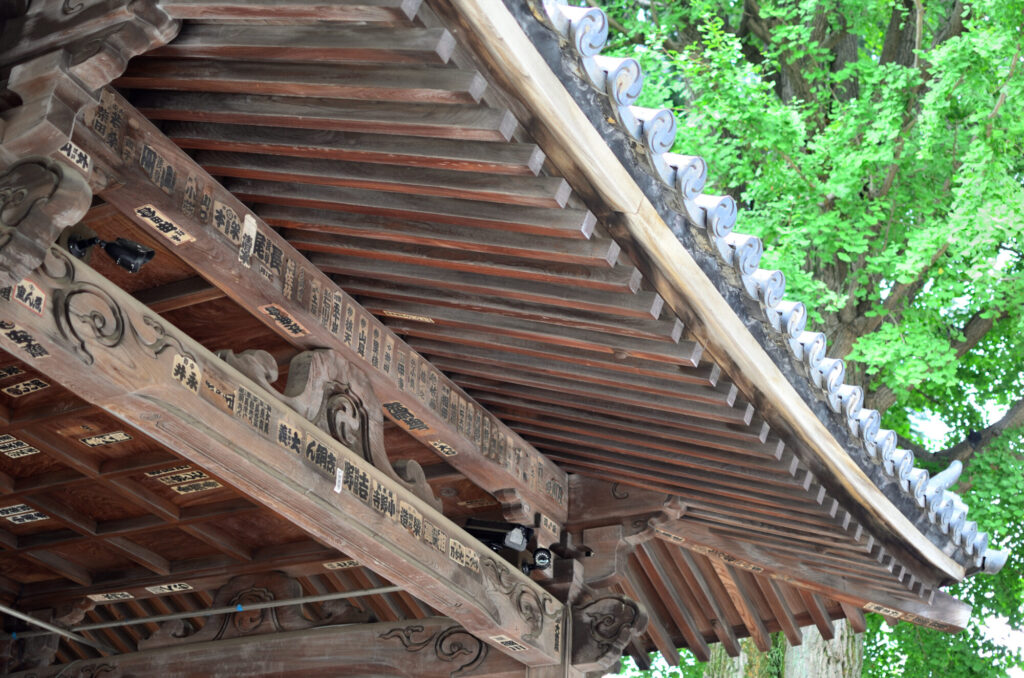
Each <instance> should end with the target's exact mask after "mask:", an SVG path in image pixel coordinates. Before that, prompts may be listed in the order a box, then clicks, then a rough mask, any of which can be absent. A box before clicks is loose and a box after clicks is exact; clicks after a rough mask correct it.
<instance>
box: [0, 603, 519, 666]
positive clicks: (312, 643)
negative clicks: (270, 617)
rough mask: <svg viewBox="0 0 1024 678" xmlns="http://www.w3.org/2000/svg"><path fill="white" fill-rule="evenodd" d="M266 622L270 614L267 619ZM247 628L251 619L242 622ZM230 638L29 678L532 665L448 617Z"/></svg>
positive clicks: (96, 661) (104, 660) (87, 663)
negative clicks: (503, 651)
mask: <svg viewBox="0 0 1024 678" xmlns="http://www.w3.org/2000/svg"><path fill="white" fill-rule="evenodd" d="M260 621H261V622H262V621H263V620H262V619H260ZM242 628H243V629H244V628H246V625H242ZM235 630H236V633H235V636H236V637H234V638H232V639H231V640H230V641H216V642H207V643H202V644H188V643H185V644H181V645H169V646H167V647H163V648H160V649H157V650H150V651H147V652H133V653H129V654H123V655H118V656H115V657H103V658H100V659H90V660H79V661H77V662H73V663H71V664H63V665H54V666H47V667H43V668H35V669H32V671H30V672H24V673H14V674H10V675H12V676H21V677H22V678H27V676H29V675H32V676H35V677H38V678H55V677H56V676H61V677H62V678H85V677H86V676H88V677H90V678H143V677H145V678H149V677H150V676H163V677H164V678H203V677H211V676H228V675H230V676H235V677H243V676H251V677H253V678H256V677H258V676H267V675H273V676H293V677H294V678H320V677H322V678H331V677H333V676H367V675H394V676H405V677H407V678H421V677H422V678H451V677H454V676H458V677H459V678H516V677H522V678H525V677H526V676H527V671H528V669H527V668H526V667H524V666H523V665H522V664H519V663H518V662H516V661H515V660H514V659H512V658H510V657H508V656H506V655H503V654H501V653H500V652H495V651H494V650H493V649H492V648H490V647H489V646H488V645H487V644H486V643H483V642H481V641H480V640H479V639H477V638H476V637H474V636H473V635H471V634H470V633H469V632H467V631H466V630H465V629H464V628H462V627H460V626H459V625H458V624H456V623H455V622H453V621H452V620H451V619H446V618H444V617H430V618H427V619H418V620H416V621H415V622H391V623H382V624H347V625H344V626H329V627H320V628H312V629H305V630H298V631H286V632H280V633H270V634H250V633H241V632H240V631H241V630H242V629H239V628H238V627H237V626H236V627H235Z"/></svg>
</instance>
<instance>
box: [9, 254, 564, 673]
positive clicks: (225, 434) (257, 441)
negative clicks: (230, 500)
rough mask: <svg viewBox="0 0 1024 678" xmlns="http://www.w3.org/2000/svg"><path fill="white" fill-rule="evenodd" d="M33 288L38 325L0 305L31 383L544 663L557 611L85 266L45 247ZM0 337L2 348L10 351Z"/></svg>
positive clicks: (417, 503)
mask: <svg viewBox="0 0 1024 678" xmlns="http://www.w3.org/2000/svg"><path fill="white" fill-rule="evenodd" d="M35 276H36V277H37V278H38V279H39V286H40V289H41V291H42V293H43V294H45V295H46V297H47V298H48V299H50V300H51V303H53V304H54V305H55V308H54V309H53V312H52V314H48V315H44V316H38V315H36V314H35V313H34V312H32V311H31V310H30V309H28V308H27V307H25V306H23V305H21V304H18V303H15V302H2V303H0V316H2V319H3V321H4V322H13V323H16V324H18V325H20V326H22V327H25V328H26V330H27V331H28V332H30V333H31V334H32V335H33V336H34V337H35V338H36V341H38V342H40V344H41V345H42V346H44V347H45V348H46V349H47V351H48V355H47V356H45V357H44V358H43V359H39V360H37V361H36V363H34V364H35V365H36V366H37V367H39V368H40V369H41V370H43V371H44V373H46V374H48V375H49V376H50V377H52V378H55V379H58V380H59V381H61V382H62V383H64V384H65V385H66V386H68V387H69V388H72V389H73V390H75V391H76V392H78V393H79V394H80V395H81V396H82V397H84V398H85V399H87V400H89V401H91V402H93V403H94V404H96V405H98V406H100V407H103V408H104V409H106V410H107V411H108V412H111V413H112V414H114V415H115V416H117V417H119V418H121V419H123V420H124V421H126V423H129V424H130V425H132V426H134V427H135V428H137V429H139V430H140V431H142V432H144V433H146V434H147V435H149V436H151V437H152V438H154V439H155V440H157V441H160V442H161V443H163V444H165V445H169V446H171V447H172V448H174V449H178V450H180V451H181V453H182V455H183V456H184V457H185V458H186V459H188V460H189V461H191V462H192V463H194V464H197V465H199V466H200V467H202V468H205V469H207V470H208V471H210V472H211V473H213V474H215V475H216V476H217V477H220V478H223V479H224V480H225V481H227V482H229V483H231V484H232V485H235V486H238V487H239V488H240V489H241V490H242V491H243V492H245V493H246V494H248V495H249V496H252V497H253V498H254V499H256V500H257V501H259V502H261V503H263V504H265V505H267V506H269V507H271V508H272V509H273V510H274V511H276V512H277V513H278V514H279V515H281V516H282V517H285V518H286V519H288V520H289V521H291V522H292V523H293V524H295V525H297V526H298V527H301V528H302V529H304V530H306V531H307V532H308V533H309V534H311V535H313V536H315V537H316V538H318V539H319V540H322V541H323V542H325V543H326V544H329V545H331V546H334V547H336V548H340V549H342V550H344V551H345V552H346V553H351V554H353V555H354V556H355V557H356V558H358V559H359V560H360V561H361V562H364V563H367V564H369V565H370V566H371V567H374V568H376V569H378V570H379V571H380V572H381V574H382V575H383V576H386V577H387V578H388V579H390V580H391V581H394V582H398V583H401V584H403V585H405V586H407V587H408V588H409V589H410V590H411V591H414V592H415V593H416V595H418V596H419V597H420V598H422V599H423V600H425V601H427V602H429V603H430V604H431V605H433V606H434V607H435V608H437V609H439V610H445V611H448V612H449V613H450V614H452V616H453V618H454V619H459V620H462V621H464V622H465V623H467V624H469V625H470V627H471V628H473V629H475V630H477V631H478V632H481V633H483V634H484V635H485V637H486V638H487V639H488V640H489V641H490V642H492V643H495V644H496V645H500V643H499V642H498V641H496V640H493V639H492V638H491V636H493V635H507V636H509V637H511V638H513V639H515V640H516V641H517V642H519V643H521V644H522V645H521V646H522V648H523V649H521V650H519V651H518V652H517V653H516V655H515V656H516V658H517V659H519V660H520V661H523V662H524V663H527V664H537V665H544V664H551V663H557V662H558V660H559V658H560V655H561V648H560V647H559V645H558V642H559V641H556V640H555V638H556V636H559V634H560V632H559V631H558V630H556V629H557V627H558V626H559V625H560V624H561V614H560V613H561V605H560V604H559V603H558V602H557V601H555V600H554V599H553V598H551V597H550V596H549V595H548V594H546V593H544V592H543V591H542V590H541V589H539V587H537V586H536V584H535V583H534V582H533V581H532V580H530V579H528V578H526V577H525V576H524V575H522V573H521V572H519V571H518V570H515V569H514V568H512V567H511V566H509V565H507V564H504V563H502V562H499V561H496V560H494V558H493V557H492V556H491V555H489V553H490V552H489V551H487V549H485V548H484V547H482V546H478V545H477V544H478V543H477V542H476V540H475V539H474V538H472V537H471V536H469V535H468V534H466V533H464V532H463V531H462V530H461V529H460V528H458V527H457V526H455V525H454V524H452V523H451V522H450V521H449V520H448V519H447V518H445V517H444V516H443V515H441V514H440V513H439V512H437V511H435V510H434V509H433V508H431V507H430V506H428V505H427V504H426V503H425V502H424V501H422V500H420V499H419V498H418V497H416V496H414V495H413V494H412V493H411V492H410V491H408V490H406V489H405V488H404V487H403V486H401V485H400V484H399V483H397V482H396V481H393V480H391V479H390V478H389V477H387V476H386V475H384V474H383V473H381V472H379V471H377V470H376V469H375V468H373V467H372V466H371V465H370V464H369V463H368V462H366V461H365V460H363V459H362V457H360V456H359V455H357V454H355V453H354V452H352V451H351V450H350V449H348V448H346V447H344V446H343V445H341V444H340V443H338V442H337V441H335V440H333V439H332V438H330V437H327V436H325V435H323V434H322V433H318V429H316V428H315V427H313V425H312V424H310V423H309V422H308V421H304V420H302V418H301V416H299V415H298V414H297V413H295V412H294V411H292V410H291V409H290V408H289V407H288V406H286V405H285V404H284V403H283V401H282V397H281V396H280V395H278V394H275V393H271V392H269V391H267V390H266V389H265V388H263V387H261V386H259V385H258V384H256V383H255V382H253V381H252V380H251V379H249V378H248V377H246V376H244V375H243V374H241V373H240V372H238V371H237V370H235V369H233V368H232V367H230V366H229V365H228V364H227V363H225V362H223V361H222V360H220V359H218V358H217V357H215V356H214V355H213V354H211V353H210V352H209V351H207V350H206V349H205V348H203V347H202V346H200V345H199V344H197V343H196V342H195V341H193V340H192V339H190V338H189V337H187V336H186V335H185V334H184V333H182V332H180V331H179V330H177V329H176V328H174V327H172V326H170V325H169V324H167V323H166V321H161V320H160V319H159V318H158V317H157V316H155V315H153V314H152V312H151V311H149V310H148V309H146V307H145V306H143V305H141V304H139V303H138V302H137V301H135V300H134V299H133V298H131V297H130V296H129V295H127V294H126V293H125V292H123V291H122V290H120V289H119V288H117V287H115V286H114V285H112V284H111V283H110V282H109V281H107V280H105V279H104V278H102V277H101V276H99V275H98V274H96V273H95V272H94V271H92V270H91V269H89V268H88V267H87V266H86V265H85V264H83V263H81V262H79V261H77V260H75V259H74V258H72V257H71V256H70V255H68V254H66V253H63V252H61V251H60V250H57V249H53V250H51V252H50V258H48V260H47V263H46V264H44V268H43V269H41V270H39V271H37V272H36V274H35ZM61 300H65V301H61ZM97 318H103V319H104V320H103V321H102V322H100V321H98V320H97ZM0 336H2V339H0V341H2V342H3V344H2V345H3V347H4V348H5V349H7V350H15V351H16V350H19V349H18V345H17V344H15V343H14V342H13V341H12V340H11V339H10V338H9V337H7V336H6V335H0ZM47 358H48V360H47ZM99 375H102V376H103V377H104V378H102V379H100V378H97V377H98V376H99ZM190 377H194V379H192V378H190ZM226 394H231V396H232V397H231V399H230V400H227V399H226V398H225V395H226ZM281 424H284V425H287V426H289V427H291V428H292V429H293V430H301V431H302V432H303V437H304V439H308V440H312V441H313V443H314V444H315V446H316V449H318V450H319V449H321V448H323V454H321V453H320V452H319V451H318V452H317V454H316V455H315V456H313V455H308V456H307V457H302V456H299V455H296V454H295V453H294V452H292V451H291V450H289V449H287V448H285V447H283V446H281V445H280V444H279V443H278V441H279V437H278V434H277V430H278V427H279V425H281ZM272 426H273V428H271V427H272ZM363 481H365V487H364V485H363V484H362V483H363ZM371 489H372V490H373V493H371ZM380 497H386V498H387V501H384V500H380V501H378V499H380ZM381 501H384V503H381ZM403 505H404V506H406V507H408V510H409V511H412V512H413V513H414V514H415V515H418V516H420V519H421V520H426V521H429V523H430V524H431V525H433V526H435V527H436V528H437V529H438V530H440V535H442V536H443V537H444V542H445V543H444V546H445V547H446V548H445V549H444V552H443V553H442V552H440V549H439V548H438V546H436V545H433V544H432V542H429V541H427V540H426V539H425V538H424V535H428V537H429V535H430V534H432V533H431V531H430V530H428V529H427V528H426V527H425V526H422V525H421V526H420V529H419V530H416V529H415V528H414V527H413V526H412V525H410V528H412V529H406V527H404V526H402V525H399V524H398V522H397V520H398V513H399V509H400V506H403ZM382 535H387V537H385V538H383V539H382ZM435 541H436V540H435ZM456 546H458V548H456ZM36 555H37V556H38V555H39V554H38V553H37V554H36ZM71 574H74V573H71ZM84 585H87V584H84ZM521 595H526V596H532V597H533V598H534V599H536V605H537V609H538V615H539V616H538V615H533V614H531V615H526V614H525V613H523V611H522V610H521V609H520V608H518V607H517V606H516V603H515V600H517V599H518V597H519V596H521ZM503 647H504V646H502V648H503Z"/></svg>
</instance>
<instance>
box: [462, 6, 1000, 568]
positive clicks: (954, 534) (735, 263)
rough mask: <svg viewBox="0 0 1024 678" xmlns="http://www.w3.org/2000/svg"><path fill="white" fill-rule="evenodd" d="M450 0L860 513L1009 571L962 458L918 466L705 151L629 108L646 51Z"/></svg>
mask: <svg viewBox="0 0 1024 678" xmlns="http://www.w3.org/2000/svg"><path fill="white" fill-rule="evenodd" d="M452 4H453V5H454V6H455V7H456V9H457V11H458V12H459V13H460V15H461V16H462V18H463V20H464V21H465V22H466V23H467V24H469V25H470V27H471V28H472V30H473V32H474V34H475V35H476V39H477V40H478V41H479V47H480V48H481V49H483V50H485V51H486V53H487V58H488V59H489V60H490V61H491V62H492V65H493V66H494V67H495V68H496V70H497V71H499V72H501V73H502V75H503V76H504V78H505V79H506V84H507V85H509V86H511V87H513V88H514V90H515V91H516V94H517V96H519V97H520V98H521V99H522V100H523V101H525V102H526V103H527V105H528V106H529V107H530V108H531V110H532V111H533V112H534V114H535V115H536V120H535V126H536V127H537V129H536V130H534V132H535V133H543V134H544V135H546V136H548V137H549V138H550V139H551V140H552V141H553V142H554V143H556V144H558V146H559V147H560V148H561V149H562V151H563V152H564V153H565V154H567V156H569V158H570V161H571V163H572V164H573V165H574V167H576V168H577V170H578V171H579V173H580V177H579V179H580V180H582V181H584V182H587V183H588V184H589V185H590V186H592V187H593V189H594V191H595V192H596V193H597V194H599V195H600V200H601V201H602V203H603V204H604V205H605V206H606V207H607V208H608V209H609V210H610V212H611V214H609V215H607V216H606V217H605V219H606V220H607V222H608V223H609V225H610V226H611V227H612V229H613V232H615V235H616V237H617V239H618V240H620V244H622V245H623V247H624V249H626V250H627V251H629V252H630V254H631V255H633V257H634V258H635V259H636V260H637V263H638V265H639V266H640V267H641V269H646V270H645V271H644V272H645V275H646V276H647V277H649V278H650V279H651V280H652V281H654V282H655V286H656V288H657V290H658V292H659V293H660V294H661V295H662V296H663V297H664V298H665V299H666V302H667V303H668V304H669V305H670V306H671V307H672V308H673V310H674V311H675V312H676V313H677V314H678V315H679V316H680V318H681V319H682V320H683V321H684V322H686V323H687V324H688V325H689V327H690V328H691V330H692V331H693V332H694V333H695V334H696V335H697V336H698V337H699V338H700V339H701V341H702V343H703V344H705V348H706V351H708V353H709V354H710V355H712V356H713V357H714V358H715V359H716V361H718V362H719V363H720V364H722V365H723V367H727V371H728V372H729V373H730V374H731V376H732V378H733V379H734V380H735V381H736V382H737V384H738V385H740V386H741V388H743V389H744V390H745V391H747V393H748V395H749V397H751V398H752V401H753V402H754V403H755V404H756V405H757V406H758V407H759V409H760V410H761V411H762V412H763V413H764V415H765V417H766V418H768V419H770V420H771V421H772V423H773V425H774V426H776V427H778V428H779V429H780V430H782V431H785V432H786V433H788V434H789V436H790V437H791V439H792V440H793V441H794V442H795V443H796V447H797V449H798V450H799V452H798V453H799V454H800V455H801V457H802V459H803V461H804V462H805V463H807V464H808V465H809V466H810V467H811V468H812V469H813V470H814V471H815V472H816V473H818V474H819V476H820V477H821V478H822V479H823V482H828V483H829V484H831V488H830V489H831V490H832V491H833V492H834V493H835V496H836V497H837V498H840V500H841V502H842V503H844V504H845V505H847V508H848V510H851V511H853V512H856V513H858V514H859V515H861V516H862V517H863V519H864V520H865V524H866V525H869V526H871V528H872V530H873V531H874V532H877V533H878V535H879V537H880V538H881V539H882V540H883V541H884V542H887V543H888V544H890V545H893V546H896V545H901V546H902V547H903V548H904V549H905V550H906V551H907V552H909V553H910V554H913V555H914V556H915V557H916V558H917V559H919V560H921V561H922V562H923V563H926V564H928V565H930V566H931V567H933V568H935V569H936V570H937V571H938V572H940V573H941V575H940V577H941V578H943V579H946V580H960V579H963V577H964V576H965V575H966V574H968V573H972V572H976V571H979V570H982V571H985V572H989V573H995V572H998V571H999V569H1000V568H1001V567H1002V565H1003V563H1005V561H1006V558H1007V553H1006V552H1005V551H1002V550H997V549H989V548H988V540H989V537H988V535H987V534H986V533H984V532H979V531H978V526H977V523H975V522H974V521H970V520H968V519H967V513H968V509H967V506H966V505H965V504H964V502H963V501H962V500H961V498H960V497H959V496H958V495H957V494H956V493H955V492H953V491H951V490H950V489H949V488H950V487H951V486H952V485H953V484H954V483H955V482H956V480H957V478H958V477H959V474H960V464H959V462H954V463H953V464H952V465H951V466H950V467H949V468H948V469H946V470H945V471H943V472H942V473H939V474H936V475H934V476H932V475H930V474H929V473H928V471H926V470H924V469H921V468H917V467H915V463H914V455H913V454H912V453H911V452H910V451H908V450H903V449H899V448H897V446H896V435H895V433H894V432H892V431H889V430H885V429H882V428H880V415H879V413H878V412H877V411H876V410H872V409H867V408H864V407H863V406H862V404H863V390H862V389H861V387H859V386H856V385H851V384H846V383H844V375H845V366H844V363H843V361H842V360H840V359H835V358H830V357H828V356H827V353H826V348H827V341H826V337H825V336H824V335H823V334H822V333H819V332H812V331H807V329H806V322H807V310H806V307H805V305H804V304H803V303H801V302H798V301H790V300H786V299H784V291H785V277H784V276H783V274H782V272H780V271H772V270H766V269H762V268H760V267H759V264H760V259H761V256H762V252H763V244H762V242H761V240H760V239H759V238H756V237H754V236H750V235H743V234H739V233H736V232H734V231H733V225H734V224H735V220H736V203H735V201H734V200H733V199H732V198H731V197H729V196H714V195H709V194H706V193H704V192H703V189H704V185H705V181H706V178H707V167H706V165H705V163H704V161H703V160H702V159H701V158H699V157H695V156H681V155H676V154H673V153H670V152H669V149H671V147H672V146H673V144H674V140H675V130H676V123H675V119H674V117H673V115H672V113H671V112H670V111H668V110H652V109H644V108H640V107H637V106H634V105H633V104H634V103H635V102H636V101H637V98H638V97H639V95H640V92H641V88H642V83H643V73H642V71H641V69H640V66H639V64H638V63H637V62H636V61H635V60H634V59H630V58H613V57H605V56H602V55H601V51H602V49H603V48H604V46H605V44H606V41H607V36H608V21H607V17H606V16H605V14H604V13H603V12H602V11H601V10H599V9H596V8H591V7H572V6H567V5H564V4H560V3H558V2H555V1H554V0H545V1H543V2H542V1H541V0H528V2H527V3H522V2H515V1H513V0H506V1H505V6H504V7H503V6H499V5H498V4H497V3H488V4H487V5H486V8H483V7H481V6H480V5H479V3H476V2H472V1H471V0H453V2H452Z"/></svg>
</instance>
